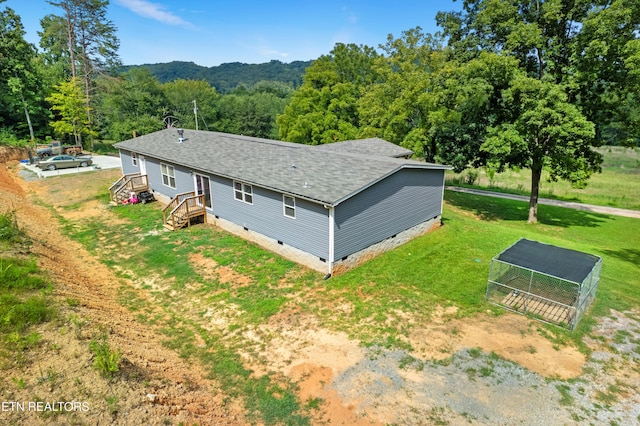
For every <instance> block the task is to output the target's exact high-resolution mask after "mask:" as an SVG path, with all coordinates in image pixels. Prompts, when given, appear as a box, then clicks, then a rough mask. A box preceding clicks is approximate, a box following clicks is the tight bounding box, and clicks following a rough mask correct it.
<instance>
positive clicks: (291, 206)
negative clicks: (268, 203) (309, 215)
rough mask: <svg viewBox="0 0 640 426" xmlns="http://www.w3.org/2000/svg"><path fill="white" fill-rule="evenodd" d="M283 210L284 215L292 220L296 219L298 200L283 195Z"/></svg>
mask: <svg viewBox="0 0 640 426" xmlns="http://www.w3.org/2000/svg"><path fill="white" fill-rule="evenodd" d="M282 208H283V211H284V215H285V216H286V217H290V218H292V219H295V218H296V199H295V198H293V197H291V196H289V195H284V194H283V195H282Z"/></svg>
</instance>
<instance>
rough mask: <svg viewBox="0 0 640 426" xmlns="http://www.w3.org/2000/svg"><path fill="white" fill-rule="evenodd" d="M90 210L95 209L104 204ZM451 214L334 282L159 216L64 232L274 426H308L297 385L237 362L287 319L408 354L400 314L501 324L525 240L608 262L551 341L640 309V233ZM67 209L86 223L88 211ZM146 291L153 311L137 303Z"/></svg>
mask: <svg viewBox="0 0 640 426" xmlns="http://www.w3.org/2000/svg"><path fill="white" fill-rule="evenodd" d="M109 183H110V182H103V184H104V188H103V191H102V195H100V197H101V201H102V202H104V203H105V204H106V203H107V201H108V200H107V196H108V195H107V191H106V188H107V187H108V184H109ZM621 185H622V184H621ZM627 187H628V185H627ZM86 196H87V197H88V198H87V199H88V200H95V199H96V194H95V193H87V194H86ZM629 197H631V195H629ZM619 198H625V197H623V196H622V195H621V196H620V197H619ZM445 201H446V205H445V210H444V214H443V222H444V226H443V227H442V228H440V229H439V230H437V231H435V232H433V233H431V234H428V235H425V236H422V237H420V238H417V239H415V240H413V241H411V242H410V243H408V244H406V245H404V246H402V247H400V248H398V249H396V250H394V251H392V252H389V253H386V254H384V255H382V256H380V257H378V258H376V259H373V260H371V261H370V262H368V263H366V264H364V265H363V266H361V267H359V268H357V269H355V270H352V271H350V272H348V273H345V274H344V275H340V276H336V277H333V278H331V279H330V280H327V281H323V280H322V274H320V273H317V272H313V271H310V270H308V269H305V268H303V267H301V266H299V265H297V264H295V263H293V262H290V261H288V260H285V259H282V258H280V257H279V256H277V255H275V254H273V253H271V252H268V251H265V250H263V249H261V248H259V247H257V246H255V245H253V244H251V243H248V242H246V241H244V240H242V239H240V238H238V237H235V236H232V235H230V234H228V233H226V232H223V231H220V230H218V229H216V228H215V227H211V226H196V227H192V228H190V229H184V230H181V231H178V232H162V224H161V214H160V212H159V206H158V205H157V203H153V204H147V205H135V206H128V207H126V208H121V207H117V208H112V209H110V212H113V214H115V215H117V216H119V218H120V219H121V220H118V221H111V222H109V223H107V219H105V218H104V217H97V218H92V219H89V220H86V221H82V222H81V221H73V222H70V221H69V222H67V221H64V220H62V221H63V226H64V227H65V230H66V232H67V233H68V234H69V235H71V236H72V237H73V238H74V239H76V240H78V241H80V242H82V243H83V244H84V246H85V247H87V249H88V250H89V251H90V252H91V253H93V254H94V255H96V256H97V257H98V258H100V259H101V260H102V261H103V262H104V263H105V264H107V265H109V266H111V267H112V268H113V269H114V270H116V271H119V274H120V276H121V277H123V278H127V279H128V281H127V282H130V283H133V284H125V281H123V284H122V286H121V289H120V293H121V303H122V304H123V305H125V306H127V307H128V308H129V309H131V310H132V311H134V312H136V313H137V315H138V319H139V320H140V321H141V322H144V323H146V324H148V325H149V326H151V327H156V328H157V330H158V331H159V332H160V333H162V334H163V335H164V336H165V338H166V341H165V344H166V345H167V346H168V347H171V348H174V349H175V350H176V351H179V353H180V354H181V356H182V357H184V358H185V359H189V360H193V361H194V362H200V363H202V364H203V365H204V366H206V368H207V369H208V371H210V374H211V377H213V378H215V379H217V380H218V381H219V382H220V383H221V384H222V386H223V388H224V390H225V392H226V393H227V394H228V395H230V396H232V397H233V396H241V397H243V399H244V400H245V401H246V408H247V410H248V412H249V413H250V415H251V416H253V418H255V419H259V421H262V422H264V423H266V424H274V423H278V422H282V423H286V424H306V423H307V421H308V419H307V417H306V415H305V413H307V412H308V410H309V409H310V407H311V402H304V401H298V400H297V399H296V397H295V392H294V386H295V385H294V384H292V383H290V382H288V380H287V379H286V378H283V377H273V376H271V375H269V374H267V375H265V376H262V377H256V376H255V375H252V374H251V371H250V370H248V369H247V367H245V365H244V362H243V356H242V354H243V353H245V352H246V351H247V350H250V349H247V342H246V340H245V338H244V337H243V333H244V332H246V331H247V330H255V329H256V328H257V327H259V326H260V325H262V324H265V323H266V322H267V321H269V319H270V318H271V317H272V316H274V315H276V314H279V313H282V312H284V311H286V310H291V309H293V308H295V309H296V310H299V312H302V313H308V314H311V315H313V316H314V317H317V318H318V319H319V320H320V322H321V324H322V326H324V327H327V328H329V329H331V330H339V331H345V332H347V333H348V334H349V335H350V336H352V337H353V338H357V339H359V340H361V341H362V342H363V344H365V345H383V346H385V347H397V348H405V349H410V348H408V347H407V343H406V342H407V340H406V339H405V337H406V336H407V335H408V334H409V332H410V331H411V325H410V324H408V323H407V322H406V321H404V320H403V315H405V314H409V315H411V316H412V318H416V319H418V320H422V321H429V318H430V315H431V313H432V312H433V311H434V309H435V308H436V307H437V306H456V307H457V308H458V315H459V316H461V317H465V316H472V315H474V314H476V313H478V312H481V311H483V312H486V311H487V310H490V311H492V312H494V313H495V314H496V315H499V314H500V313H501V311H500V310H499V309H497V308H495V307H493V306H492V305H488V304H487V303H486V302H485V300H484V293H485V288H486V280H487V275H488V268H489V263H490V261H491V259H492V258H493V257H494V256H495V255H496V254H497V253H499V252H500V251H502V250H503V249H504V248H506V247H508V246H509V245H511V244H512V243H514V242H515V241H517V240H518V239H519V238H523V237H524V238H529V239H533V240H537V241H541V242H544V243H550V244H556V245H559V246H562V247H566V248H570V249H576V250H580V251H584V252H587V253H592V254H595V255H598V256H602V258H603V259H604V263H603V269H602V275H601V281H600V287H599V290H598V294H597V298H596V300H595V302H594V305H593V307H592V309H591V311H590V312H589V314H588V315H586V317H585V318H584V319H583V320H582V322H581V323H580V325H579V327H578V329H577V330H576V331H575V332H574V333H569V332H566V331H563V330H559V329H557V328H553V334H554V335H556V336H559V338H560V339H561V340H562V339H564V340H565V341H570V340H572V341H574V342H575V343H576V344H578V346H581V339H582V337H583V336H584V335H585V334H586V333H589V330H590V327H592V325H593V324H594V318H595V317H598V316H605V315H607V314H608V312H609V310H610V309H616V310H619V311H623V310H626V309H630V308H634V307H637V306H638V305H639V303H640V291H639V289H640V279H639V278H638V277H640V221H639V220H637V219H630V218H622V217H616V216H607V215H600V214H593V213H589V212H582V211H573V210H568V209H563V208H559V207H553V206H545V205H541V206H540V207H539V220H540V222H539V223H538V224H536V225H531V224H527V223H526V218H527V204H526V203H524V202H518V201H511V200H502V199H495V198H486V197H480V196H473V195H468V194H462V193H454V192H446V193H445ZM591 202H593V201H591ZM62 208H63V209H64V210H65V211H72V210H75V209H81V208H82V203H77V202H75V203H74V204H70V205H68V206H62ZM194 254H197V255H198V256H199V259H200V261H201V262H202V263H203V264H209V265H216V267H218V268H219V267H225V268H227V270H228V271H230V273H231V274H232V278H233V279H231V280H225V279H222V278H221V277H220V276H218V275H212V274H210V273H208V272H207V268H205V267H200V268H197V267H194V262H193V256H194ZM141 271H144V273H141ZM149 271H153V272H152V273H151V274H150V273H149ZM239 283H240V284H239ZM241 283H245V285H242V284H241ZM131 285H133V286H134V287H135V289H134V287H131ZM134 290H135V291H134ZM139 290H143V291H144V292H146V294H147V295H148V298H146V300H142V299H141V298H139V297H137V296H136V291H139ZM195 301H197V302H195ZM344 304H348V305H350V306H352V307H353V308H352V309H350V310H349V311H341V312H339V313H338V312H337V311H336V307H337V306H342V305H344ZM206 306H218V307H225V309H230V307H233V314H232V315H229V317H228V318H227V320H228V324H227V325H226V327H224V329H221V330H217V331H216V330H211V329H205V328H203V324H202V322H201V320H202V318H203V317H205V316H206V315H207V308H206ZM158 307H161V308H162V312H161V313H158ZM167 317H169V318H170V319H169V320H167ZM196 335H199V336H203V338H204V340H205V346H204V347H200V346H199V345H197V344H196V340H195V336H196ZM582 348H583V349H584V350H586V348H585V347H584V346H582Z"/></svg>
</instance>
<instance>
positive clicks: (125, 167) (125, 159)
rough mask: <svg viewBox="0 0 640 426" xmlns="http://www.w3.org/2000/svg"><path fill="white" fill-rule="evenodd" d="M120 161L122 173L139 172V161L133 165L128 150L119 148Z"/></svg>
mask: <svg viewBox="0 0 640 426" xmlns="http://www.w3.org/2000/svg"><path fill="white" fill-rule="evenodd" d="M120 163H121V164H122V174H124V175H128V174H131V173H139V172H140V162H138V165H137V166H134V165H133V163H132V161H131V152H130V151H123V150H120Z"/></svg>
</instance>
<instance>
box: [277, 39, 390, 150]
mask: <svg viewBox="0 0 640 426" xmlns="http://www.w3.org/2000/svg"><path fill="white" fill-rule="evenodd" d="M377 56H378V54H377V53H376V52H375V50H374V49H372V48H370V47H367V46H356V45H355V44H349V45H345V44H341V43H339V44H337V45H336V46H335V47H334V49H333V50H332V51H331V53H330V54H329V55H323V56H321V57H320V58H318V59H317V60H316V61H314V62H313V63H312V64H311V66H309V68H307V70H306V72H305V74H304V76H303V83H302V86H300V87H299V88H298V89H297V90H296V91H295V93H294V94H293V97H292V99H291V103H290V104H289V105H288V106H287V107H286V108H285V110H284V113H283V114H282V115H279V116H278V118H277V119H276V121H277V123H278V127H279V132H280V138H281V139H283V140H286V141H290V142H299V143H305V144H311V145H319V144H324V143H331V142H336V141H342V140H349V139H355V138H356V137H357V136H358V133H359V129H360V116H359V112H358V108H357V100H358V99H359V98H360V96H361V90H362V88H363V87H366V86H368V85H369V84H371V83H372V82H373V81H375V79H376V75H375V72H374V71H373V68H372V63H373V60H374V59H375V58H376V57H377Z"/></svg>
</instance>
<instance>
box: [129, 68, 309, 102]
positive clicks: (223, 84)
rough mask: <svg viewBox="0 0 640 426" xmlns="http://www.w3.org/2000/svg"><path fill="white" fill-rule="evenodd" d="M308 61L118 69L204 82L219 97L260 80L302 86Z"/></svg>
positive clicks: (163, 78) (167, 79) (166, 79)
mask: <svg viewBox="0 0 640 426" xmlns="http://www.w3.org/2000/svg"><path fill="white" fill-rule="evenodd" d="M309 65H311V61H293V62H291V63H284V62H281V61H278V60H272V61H269V62H266V63H264V64H245V63H241V62H228V63H224V64H220V65H217V66H213V67H204V66H202V65H197V64H195V63H193V62H183V61H172V62H167V63H160V64H143V65H128V66H123V67H122V68H121V72H127V71H129V70H131V69H132V68H146V69H147V70H148V71H149V72H150V73H151V75H153V76H154V77H156V78H157V79H158V81H160V83H168V82H170V81H174V80H205V81H206V82H207V83H209V84H210V85H211V86H213V87H215V88H216V91H217V92H218V93H221V94H226V93H231V92H233V90H234V89H236V88H237V87H238V86H246V87H252V86H254V85H255V84H257V83H259V82H261V81H278V82H281V83H285V84H286V85H288V86H290V87H294V88H295V87H298V86H300V85H301V84H302V75H303V74H304V72H305V70H306V69H307V67H308V66H309Z"/></svg>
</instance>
